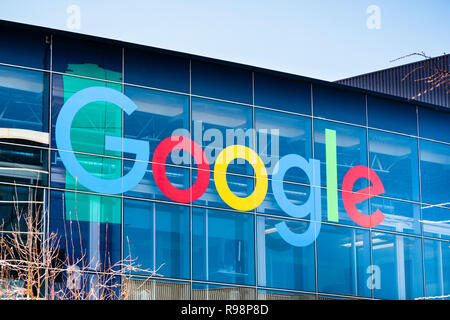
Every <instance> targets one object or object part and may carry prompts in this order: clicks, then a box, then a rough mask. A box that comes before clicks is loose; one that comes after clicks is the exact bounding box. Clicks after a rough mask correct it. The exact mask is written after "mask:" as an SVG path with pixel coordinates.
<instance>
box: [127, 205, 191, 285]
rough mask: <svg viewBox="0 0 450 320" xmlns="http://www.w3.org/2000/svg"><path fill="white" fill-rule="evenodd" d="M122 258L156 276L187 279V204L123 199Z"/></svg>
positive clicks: (188, 273)
mask: <svg viewBox="0 0 450 320" xmlns="http://www.w3.org/2000/svg"><path fill="white" fill-rule="evenodd" d="M123 224H124V231H123V232H124V235H123V243H124V253H123V254H124V257H129V258H131V259H132V260H133V259H136V260H135V263H136V264H137V265H141V267H140V268H142V269H150V270H154V271H156V276H157V277H158V276H161V277H169V278H181V279H188V278H189V276H190V271H189V270H190V268H189V256H190V250H189V207H187V206H178V205H170V204H164V203H155V202H148V201H138V200H131V199H124V220H123Z"/></svg>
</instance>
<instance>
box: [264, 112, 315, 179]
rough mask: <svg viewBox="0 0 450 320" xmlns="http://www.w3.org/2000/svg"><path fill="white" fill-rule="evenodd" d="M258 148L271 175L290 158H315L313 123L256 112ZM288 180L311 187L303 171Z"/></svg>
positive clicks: (295, 170)
mask: <svg viewBox="0 0 450 320" xmlns="http://www.w3.org/2000/svg"><path fill="white" fill-rule="evenodd" d="M255 129H256V141H255V145H256V147H257V150H258V155H259V156H260V158H261V160H262V161H263V162H264V164H265V165H266V170H267V174H268V175H271V174H272V173H273V169H274V167H275V165H276V164H277V163H278V160H279V159H280V158H282V157H283V156H285V155H288V154H298V155H300V156H302V157H303V158H305V159H306V160H309V159H310V158H312V145H311V144H312V142H311V140H312V139H311V134H312V133H311V119H310V118H307V117H302V116H296V115H292V114H286V113H281V112H276V111H269V110H262V109H255ZM284 180H286V181H293V182H300V183H307V184H309V183H310V181H309V180H308V178H307V177H306V175H305V173H304V172H303V171H302V170H300V169H299V168H292V169H290V170H288V172H287V173H286V175H285V177H284Z"/></svg>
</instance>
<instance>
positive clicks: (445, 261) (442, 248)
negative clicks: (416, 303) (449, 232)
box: [423, 239, 450, 300]
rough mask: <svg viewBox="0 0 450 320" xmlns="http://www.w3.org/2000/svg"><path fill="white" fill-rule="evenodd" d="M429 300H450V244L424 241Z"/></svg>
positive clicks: (426, 288) (427, 296) (426, 290)
mask: <svg viewBox="0 0 450 320" xmlns="http://www.w3.org/2000/svg"><path fill="white" fill-rule="evenodd" d="M423 250H424V263H425V285H426V287H425V292H426V298H427V299H433V300H436V299H439V300H440V299H446V300H448V299H450V296H449V295H450V242H443V241H437V240H430V239H424V240H423Z"/></svg>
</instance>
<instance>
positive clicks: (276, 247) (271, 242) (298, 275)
mask: <svg viewBox="0 0 450 320" xmlns="http://www.w3.org/2000/svg"><path fill="white" fill-rule="evenodd" d="M281 221H282V220H279V219H271V218H267V217H262V216H258V217H257V219H256V230H257V232H256V237H257V240H256V243H257V255H258V264H257V265H258V286H261V287H268V288H280V289H291V290H305V291H315V287H316V284H315V263H314V243H312V244H310V245H309V246H305V247H295V246H292V245H290V244H289V243H287V242H286V241H284V240H283V238H282V237H281V236H280V235H279V233H278V231H277V229H276V226H275V225H276V224H278V223H280V222H281ZM286 223H287V225H288V226H289V228H290V229H291V230H302V229H303V230H305V229H307V228H308V227H309V222H303V221H292V220H290V221H289V220H288V221H286ZM296 232H297V231H296ZM298 232H299V233H301V231H298Z"/></svg>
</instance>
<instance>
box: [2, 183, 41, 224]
mask: <svg viewBox="0 0 450 320" xmlns="http://www.w3.org/2000/svg"><path fill="white" fill-rule="evenodd" d="M45 194H46V191H45V190H44V189H41V188H31V187H28V188H27V187H17V186H8V185H0V231H20V232H27V231H30V232H44V229H43V226H44V225H43V220H42V219H39V217H42V216H43V213H44V210H46V206H47V203H46V196H45ZM30 215H31V216H32V217H33V219H36V220H33V223H32V225H31V226H32V228H31V229H30V230H29V228H28V226H30V225H29V224H27V221H29V220H27V218H29V217H30Z"/></svg>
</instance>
